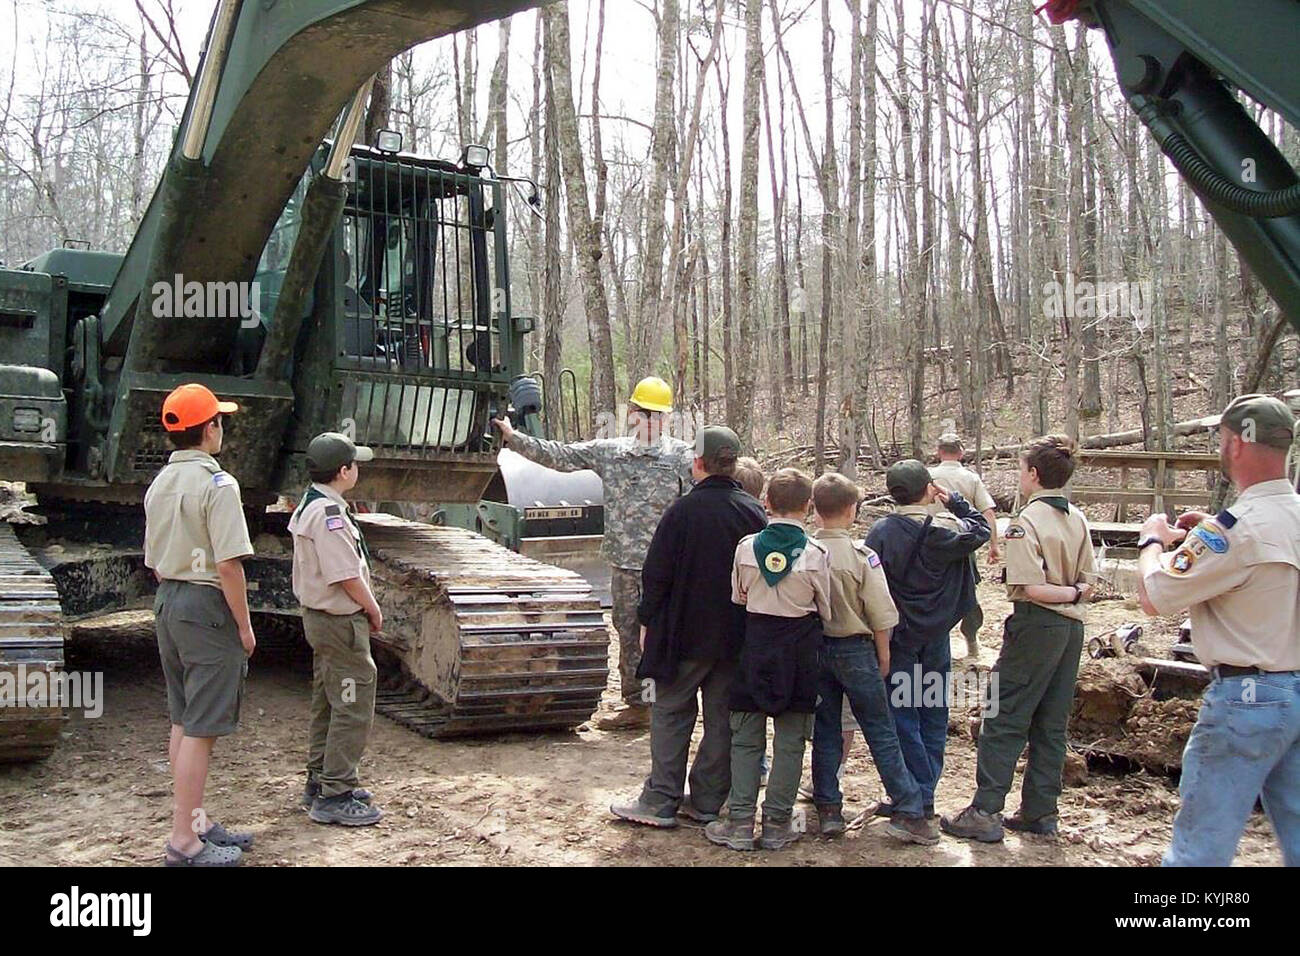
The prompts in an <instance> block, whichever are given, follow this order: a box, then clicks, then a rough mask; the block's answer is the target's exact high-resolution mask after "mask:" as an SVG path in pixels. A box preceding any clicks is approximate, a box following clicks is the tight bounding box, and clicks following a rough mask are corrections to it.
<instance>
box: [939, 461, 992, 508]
mask: <svg viewBox="0 0 1300 956" xmlns="http://www.w3.org/2000/svg"><path fill="white" fill-rule="evenodd" d="M930 480H931V481H933V482H934V483H935V484H936V485H938V486H939V487H940V488H942V489H943V490H944V491H956V492H958V493H959V494H960V495H961V496H962V497H963V498H965V499H966V500H967V501H968V502H970V506H971V507H972V508H974V509H975V510H976V511H991V510H993V509H994V508H995V507H996V505H995V504H994V503H993V496H992V495H991V494H989V490H988V488H986V487H985V486H984V481H983V479H981V478H980V476H979V475H977V474H976V473H975V472H973V471H971V470H970V469H969V468H967V467H966V466H965V465H963V464H962V463H961V462H959V461H955V460H953V461H941V462H939V464H937V465H935V466H934V467H933V468H931V469H930ZM943 510H944V507H943V505H941V504H940V503H939V502H937V501H936V502H935V503H934V504H932V505H931V506H930V513H931V514H938V513H940V512H941V511H943Z"/></svg>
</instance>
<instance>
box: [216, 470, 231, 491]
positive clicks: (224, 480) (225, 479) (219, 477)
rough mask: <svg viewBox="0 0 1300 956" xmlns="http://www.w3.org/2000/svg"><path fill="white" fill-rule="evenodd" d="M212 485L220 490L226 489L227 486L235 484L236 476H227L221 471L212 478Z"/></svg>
mask: <svg viewBox="0 0 1300 956" xmlns="http://www.w3.org/2000/svg"><path fill="white" fill-rule="evenodd" d="M212 483H213V484H214V485H216V486H217V487H218V488H224V487H226V485H233V484H235V476H234V475H230V474H227V473H226V472H224V471H219V472H217V473H216V474H214V475H213V476H212Z"/></svg>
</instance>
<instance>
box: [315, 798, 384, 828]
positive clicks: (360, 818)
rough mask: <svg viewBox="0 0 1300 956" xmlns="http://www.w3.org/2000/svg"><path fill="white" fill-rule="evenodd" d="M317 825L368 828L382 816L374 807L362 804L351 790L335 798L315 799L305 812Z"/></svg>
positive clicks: (381, 812) (380, 811)
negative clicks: (334, 824)
mask: <svg viewBox="0 0 1300 956" xmlns="http://www.w3.org/2000/svg"><path fill="white" fill-rule="evenodd" d="M307 815H308V816H309V817H311V818H312V819H313V820H314V821H316V822H317V823H337V824H340V825H342V826H345V827H368V826H371V825H373V824H376V823H378V822H379V821H380V820H381V819H382V818H383V816H384V813H383V811H382V810H380V809H379V808H378V807H376V806H372V805H369V804H365V803H362V802H361V801H360V800H358V799H357V798H356V797H355V796H354V795H353V793H352V791H351V790H349V791H347V792H345V793H340V794H339V795H338V796H336V797H317V798H316V799H315V801H314V802H313V803H312V805H311V809H310V810H308V811H307Z"/></svg>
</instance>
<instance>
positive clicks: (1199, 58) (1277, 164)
mask: <svg viewBox="0 0 1300 956" xmlns="http://www.w3.org/2000/svg"><path fill="white" fill-rule="evenodd" d="M1044 8H1045V9H1046V11H1047V14H1048V16H1049V17H1050V18H1051V19H1052V20H1053V21H1054V22H1058V23H1059V22H1062V21H1064V20H1067V19H1071V18H1073V17H1080V18H1082V19H1083V21H1084V22H1085V23H1087V24H1088V25H1090V26H1097V27H1100V28H1101V29H1102V30H1103V31H1104V33H1105V35H1106V41H1107V43H1108V45H1109V47H1110V52H1111V56H1112V58H1113V60H1114V63H1115V72H1116V75H1117V77H1118V80H1119V85H1120V89H1121V90H1122V91H1123V94H1124V96H1125V98H1126V99H1127V100H1128V102H1129V104H1130V105H1131V106H1132V107H1133V109H1134V111H1135V112H1136V113H1137V115H1138V116H1139V117H1140V118H1141V119H1142V122H1143V123H1144V124H1145V125H1146V127H1147V129H1148V130H1149V131H1150V132H1151V134H1152V135H1153V136H1154V137H1155V138H1156V141H1157V142H1158V143H1159V144H1160V147H1161V149H1162V150H1163V151H1164V153H1165V155H1166V156H1168V157H1169V159H1170V161H1171V162H1172V163H1173V164H1174V166H1175V167H1176V168H1177V169H1178V171H1179V173H1181V174H1182V176H1183V177H1184V178H1185V179H1186V180H1187V182H1188V185H1190V186H1191V188H1192V189H1193V190H1194V191H1195V192H1196V194H1197V195H1198V196H1200V198H1201V201H1202V202H1203V203H1204V204H1205V207H1206V209H1207V210H1209V212H1210V214H1211V215H1212V216H1213V217H1214V219H1215V221H1216V222H1217V223H1218V224H1219V227H1220V228H1221V229H1222V230H1223V232H1224V234H1225V235H1226V236H1227V238H1228V240H1229V241H1230V242H1232V244H1233V245H1234V246H1235V247H1236V248H1237V250H1238V252H1239V253H1240V254H1241V257H1242V260H1243V261H1244V262H1245V263H1246V265H1247V266H1249V268H1250V270H1251V271H1252V272H1253V273H1254V274H1255V276H1256V278H1258V279H1259V281H1260V282H1261V283H1262V284H1263V286H1264V287H1265V288H1266V289H1267V290H1268V292H1269V294H1270V295H1271V296H1272V297H1273V299H1274V301H1276V302H1277V304H1278V307H1279V308H1280V309H1281V310H1282V312H1283V313H1284V314H1285V315H1286V317H1287V318H1288V320H1289V321H1290V322H1291V324H1292V325H1293V326H1295V328H1296V329H1297V330H1300V178H1298V177H1297V175H1296V171H1295V170H1294V169H1293V168H1292V167H1291V165H1290V163H1289V162H1288V161H1287V160H1286V158H1285V157H1284V156H1283V155H1282V153H1281V152H1280V151H1279V149H1278V148H1277V146H1276V145H1275V144H1274V143H1273V142H1272V140H1270V139H1269V137H1268V136H1267V135H1266V134H1265V133H1264V132H1263V131H1262V130H1261V129H1260V127H1259V124H1258V123H1256V122H1255V120H1254V118H1253V117H1252V116H1251V114H1250V113H1249V112H1248V111H1247V110H1246V108H1245V107H1243V105H1242V103H1241V101H1240V100H1239V99H1238V96H1237V94H1238V91H1240V92H1242V93H1245V94H1247V95H1248V96H1249V97H1250V98H1251V99H1253V100H1255V101H1256V102H1257V103H1260V104H1262V105H1263V106H1266V107H1268V108H1269V109H1271V110H1273V111H1275V112H1276V113H1278V114H1279V115H1280V116H1282V117H1284V118H1285V119H1286V120H1287V122H1289V123H1290V124H1291V125H1292V126H1293V127H1296V128H1300V73H1298V72H1297V71H1296V68H1295V56H1296V52H1297V47H1296V37H1297V36H1300V3H1297V2H1296V0H1233V2H1232V3H1225V2H1223V0H1082V2H1081V0H1052V2H1049V3H1047V4H1045V5H1044Z"/></svg>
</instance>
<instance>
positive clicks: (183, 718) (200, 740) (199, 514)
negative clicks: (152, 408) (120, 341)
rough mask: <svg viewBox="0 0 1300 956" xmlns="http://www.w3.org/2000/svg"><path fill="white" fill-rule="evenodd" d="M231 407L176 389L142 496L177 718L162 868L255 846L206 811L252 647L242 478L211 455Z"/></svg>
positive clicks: (161, 643)
mask: <svg viewBox="0 0 1300 956" xmlns="http://www.w3.org/2000/svg"><path fill="white" fill-rule="evenodd" d="M238 409H239V406H238V405H236V404H235V403H234V402H222V401H219V400H218V399H217V396H215V395H213V394H212V392H211V391H210V390H208V389H207V388H206V387H205V386H203V385H198V384H189V385H182V386H180V387H179V388H176V389H174V390H173V391H172V392H171V394H169V395H168V396H167V399H166V400H165V401H164V402H163V407H162V424H163V429H164V430H165V431H166V432H167V437H168V438H169V439H170V440H171V442H172V444H173V445H175V446H176V449H177V450H176V451H174V452H172V454H171V457H170V458H169V459H168V461H167V464H166V466H165V467H164V468H163V469H162V471H160V472H159V473H158V475H157V477H155V478H154V480H153V482H152V483H150V485H149V490H148V491H146V492H145V496H144V514H145V531H144V563H145V565H146V567H148V568H150V569H151V570H152V571H153V573H154V576H155V577H156V578H157V579H158V594H157V596H156V597H155V599H154V627H155V629H156V631H157V637H158V654H159V657H160V658H161V660H162V669H163V679H164V680H165V682H166V684H167V709H168V712H169V714H170V717H171V725H172V727H171V741H170V744H169V746H168V751H167V754H168V757H169V759H170V763H171V770H172V780H173V802H174V805H173V811H172V833H171V839H170V840H169V841H168V843H167V847H166V855H165V859H164V862H165V863H166V864H167V865H168V866H236V865H238V864H239V862H240V859H241V858H242V855H243V851H244V850H247V849H249V848H250V847H251V846H252V844H253V838H252V836H251V835H250V834H247V833H232V832H230V831H228V830H226V828H225V827H223V826H222V825H221V824H219V823H216V822H213V821H210V820H208V819H207V815H206V813H205V812H204V810H203V791H204V788H205V787H206V785H207V779H208V765H209V762H210V761H211V758H212V748H213V745H214V744H215V743H216V738H218V737H224V736H225V735H227V734H232V733H234V732H235V729H236V728H237V727H238V726H239V707H240V703H241V701H242V700H243V695H244V680H245V678H246V677H247V676H248V658H249V657H250V656H252V653H253V650H254V648H255V647H256V646H257V639H256V638H255V637H254V635H253V625H252V619H251V617H250V616H249V613H248V592H247V589H246V584H245V580H244V565H243V559H244V558H246V557H248V556H249V555H251V554H252V553H253V545H252V543H251V542H250V541H249V539H248V525H247V524H246V523H245V521H244V509H243V501H242V499H241V498H240V495H239V482H237V481H236V480H235V479H234V477H233V476H232V475H230V474H227V473H226V472H224V471H222V470H221V466H220V465H219V464H217V460H216V458H214V457H213V456H214V455H218V454H220V453H221V442H222V438H223V436H224V433H225V429H224V423H223V421H222V416H223V415H229V414H231V413H233V412H235V411H238Z"/></svg>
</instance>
